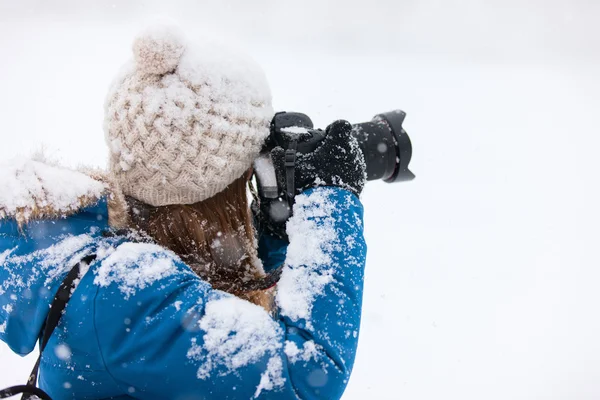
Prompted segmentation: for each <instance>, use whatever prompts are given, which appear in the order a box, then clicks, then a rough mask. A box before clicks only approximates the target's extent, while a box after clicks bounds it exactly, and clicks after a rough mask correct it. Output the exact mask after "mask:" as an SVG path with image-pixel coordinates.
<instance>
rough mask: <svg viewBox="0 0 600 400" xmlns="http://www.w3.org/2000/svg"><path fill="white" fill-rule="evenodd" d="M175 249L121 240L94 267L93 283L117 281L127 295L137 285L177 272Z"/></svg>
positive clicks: (145, 285)
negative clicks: (173, 250) (119, 243)
mask: <svg viewBox="0 0 600 400" xmlns="http://www.w3.org/2000/svg"><path fill="white" fill-rule="evenodd" d="M177 259H178V258H177V256H176V255H175V253H173V252H171V251H169V250H166V249H164V248H163V247H161V246H158V245H156V244H151V243H130V242H128V243H123V244H121V245H119V246H118V247H117V248H116V249H115V250H114V251H113V252H111V253H110V254H109V255H108V256H107V257H106V258H105V259H104V260H102V262H101V264H100V266H99V267H98V268H97V269H96V271H95V273H96V277H95V278H94V284H96V285H99V286H108V285H110V284H112V283H116V284H117V285H118V287H119V290H120V291H121V292H122V293H123V294H124V295H125V298H126V299H128V298H129V297H130V296H132V295H134V294H135V293H136V290H137V289H145V288H146V287H148V286H150V285H152V284H153V283H154V282H156V281H158V280H160V279H163V278H166V277H168V276H171V275H173V274H175V273H176V272H177V266H176V265H175V261H176V260H177Z"/></svg>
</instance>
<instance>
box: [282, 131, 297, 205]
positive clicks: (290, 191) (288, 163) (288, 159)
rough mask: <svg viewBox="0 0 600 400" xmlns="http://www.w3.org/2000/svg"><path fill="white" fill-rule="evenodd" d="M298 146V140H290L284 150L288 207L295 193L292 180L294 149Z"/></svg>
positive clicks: (294, 166)
mask: <svg viewBox="0 0 600 400" xmlns="http://www.w3.org/2000/svg"><path fill="white" fill-rule="evenodd" d="M297 148H298V142H296V141H295V140H292V141H290V142H289V144H288V148H287V149H286V150H285V182H286V193H285V194H286V197H287V199H288V203H289V205H290V208H291V207H292V205H293V204H294V196H295V195H296V183H295V182H294V175H295V172H296V171H295V170H296V151H297Z"/></svg>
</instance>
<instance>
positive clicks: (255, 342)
mask: <svg viewBox="0 0 600 400" xmlns="http://www.w3.org/2000/svg"><path fill="white" fill-rule="evenodd" d="M296 203H297V204H296V206H295V208H294V217H293V218H292V219H291V220H290V224H289V226H288V234H289V237H290V245H289V248H288V254H287V258H286V267H285V268H284V270H283V273H282V278H281V281H280V284H279V285H278V294H277V297H276V303H277V307H276V310H275V314H276V316H275V317H272V316H271V315H269V313H267V312H265V311H264V310H263V309H262V308H260V307H258V306H255V305H253V304H250V303H248V302H246V301H243V300H241V299H238V298H236V297H234V296H231V295H228V294H226V293H223V292H219V291H216V290H213V289H212V288H211V287H210V285H208V284H207V283H205V282H203V281H202V280H200V279H199V278H198V277H197V276H196V275H194V274H193V273H192V272H191V271H190V270H189V268H188V267H187V266H185V265H184V264H183V263H181V262H180V261H177V263H176V265H175V267H176V269H177V272H176V273H166V272H164V271H167V269H165V268H166V267H165V266H164V265H163V266H162V267H163V270H162V271H163V272H162V276H161V279H158V280H156V281H155V282H154V283H152V284H148V285H142V286H141V287H140V286H139V285H138V287H137V288H136V289H135V290H128V289H127V288H125V290H124V289H123V285H122V284H121V285H120V284H116V285H114V284H113V285H109V286H107V287H105V288H104V289H103V290H100V291H98V295H97V298H96V300H95V303H96V315H95V324H96V330H97V332H96V335H97V338H98V343H99V348H100V351H101V353H102V357H103V358H104V361H105V364H106V367H107V370H108V372H109V373H110V374H111V376H113V377H114V379H115V381H116V382H117V383H118V384H119V385H121V386H122V390H123V391H125V392H128V393H135V397H136V398H140V399H156V398H175V397H177V398H182V399H184V398H185V399H200V398H219V399H251V398H259V399H338V398H340V397H341V395H342V393H343V391H344V389H345V387H346V384H347V382H348V379H349V376H350V372H351V370H352V365H353V362H354V356H355V352H356V346H357V342H358V329H359V325H360V314H361V302H362V288H363V272H364V263H365V255H366V246H365V243H364V239H363V227H362V206H361V205H360V202H359V201H358V199H357V198H356V197H355V196H354V195H352V194H350V193H349V192H346V191H344V190H342V189H337V188H318V189H314V190H311V191H307V192H306V193H305V194H302V195H300V196H298V198H297V201H296ZM307 235H308V236H307ZM307 238H308V239H307ZM302 250H303V251H302ZM118 251H119V249H117V250H116V252H118ZM308 252H313V253H314V254H315V257H313V258H311V257H308ZM134 275H135V273H134V272H133V271H132V272H131V273H130V274H129V275H128V277H127V278H126V280H127V281H130V280H131V279H132V276H134ZM124 294H125V295H126V301H123V300H122V298H123V295H124ZM115 296H118V298H117V297H115ZM119 299H120V300H119Z"/></svg>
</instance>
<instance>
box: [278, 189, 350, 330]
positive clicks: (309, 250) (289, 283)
mask: <svg viewBox="0 0 600 400" xmlns="http://www.w3.org/2000/svg"><path fill="white" fill-rule="evenodd" d="M330 194H331V190H328V189H322V190H315V191H313V192H311V193H310V194H308V195H306V194H302V195H299V196H297V197H296V204H295V205H294V214H293V216H292V217H291V218H290V220H289V221H288V224H287V233H288V236H289V238H290V244H289V246H288V249H287V258H286V266H285V268H284V269H283V271H282V274H281V279H280V280H279V283H278V286H277V287H278V290H277V304H278V305H279V307H280V312H281V315H284V316H287V317H289V318H290V319H291V320H292V321H297V320H299V319H304V320H305V321H306V328H307V329H309V330H310V329H312V323H311V312H312V307H313V302H314V300H315V298H316V297H317V296H319V295H321V294H322V293H323V290H324V288H325V286H326V285H327V284H328V283H330V282H331V281H332V280H333V276H332V275H333V270H332V269H331V268H330V267H329V266H330V264H331V256H330V254H331V252H332V250H334V249H335V248H336V246H338V245H339V240H338V235H337V233H336V230H335V219H334V218H333V217H332V215H333V212H334V211H335V209H336V204H334V203H333V202H332V201H331V198H330Z"/></svg>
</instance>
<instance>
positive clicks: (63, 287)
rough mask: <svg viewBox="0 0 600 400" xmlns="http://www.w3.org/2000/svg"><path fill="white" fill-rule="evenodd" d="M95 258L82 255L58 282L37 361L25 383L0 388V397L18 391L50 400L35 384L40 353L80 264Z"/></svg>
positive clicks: (54, 324) (65, 300)
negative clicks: (60, 281)
mask: <svg viewBox="0 0 600 400" xmlns="http://www.w3.org/2000/svg"><path fill="white" fill-rule="evenodd" d="M95 258H96V255H95V254H90V255H88V256H85V257H83V259H81V261H79V262H78V263H77V264H75V266H74V267H73V268H72V269H71V271H69V273H68V274H67V276H66V277H65V279H64V280H63V281H62V283H61V284H60V286H59V288H58V291H57V292H56V294H55V295H54V299H53V300H52V304H51V305H50V311H49V312H48V316H47V317H46V322H45V324H44V332H43V334H42V339H41V341H40V354H39V356H38V359H37V361H36V362H35V365H34V367H33V370H32V371H31V374H30V375H29V379H28V380H27V384H26V385H18V386H11V387H9V388H6V389H3V390H0V399H5V398H8V397H12V396H14V395H17V394H19V393H23V396H22V397H21V400H29V399H31V400H33V397H32V396H37V397H38V398H40V399H42V400H52V399H51V398H50V396H49V395H48V394H47V393H46V392H44V391H43V390H42V389H40V388H38V387H37V386H36V384H37V379H38V373H39V369H40V361H41V360H42V354H43V352H44V349H45V348H46V345H47V344H48V341H49V340H50V337H51V336H52V333H53V332H54V329H55V328H56V327H57V326H58V322H59V321H60V318H61V317H62V314H63V311H64V309H65V307H66V306H67V303H68V302H69V300H70V299H71V295H72V292H73V290H74V289H75V280H76V279H77V278H79V274H80V272H81V265H82V264H89V263H91V262H92V261H93V260H94V259H95Z"/></svg>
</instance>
